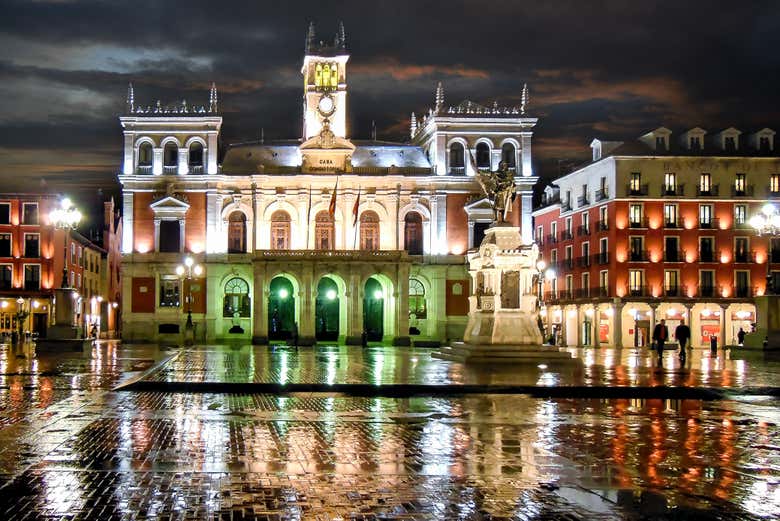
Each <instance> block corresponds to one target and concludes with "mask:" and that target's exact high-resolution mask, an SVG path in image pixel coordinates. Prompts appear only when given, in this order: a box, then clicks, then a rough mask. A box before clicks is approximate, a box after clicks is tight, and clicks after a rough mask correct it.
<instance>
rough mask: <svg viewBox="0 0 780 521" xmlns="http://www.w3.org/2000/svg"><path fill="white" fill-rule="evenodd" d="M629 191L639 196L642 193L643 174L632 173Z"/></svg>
mask: <svg viewBox="0 0 780 521" xmlns="http://www.w3.org/2000/svg"><path fill="white" fill-rule="evenodd" d="M628 190H629V192H631V194H632V195H639V194H640V193H641V192H642V174H641V173H640V172H631V180H630V181H629V185H628Z"/></svg>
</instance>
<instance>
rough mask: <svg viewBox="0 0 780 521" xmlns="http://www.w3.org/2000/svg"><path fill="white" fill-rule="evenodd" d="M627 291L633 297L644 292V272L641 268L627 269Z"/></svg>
mask: <svg viewBox="0 0 780 521" xmlns="http://www.w3.org/2000/svg"><path fill="white" fill-rule="evenodd" d="M628 291H629V292H630V293H631V295H632V296H635V297H637V296H642V295H643V294H644V273H643V272H642V270H628Z"/></svg>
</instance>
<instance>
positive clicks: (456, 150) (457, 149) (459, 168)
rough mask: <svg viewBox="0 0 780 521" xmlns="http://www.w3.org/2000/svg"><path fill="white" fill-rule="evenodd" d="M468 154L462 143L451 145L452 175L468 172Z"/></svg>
mask: <svg viewBox="0 0 780 521" xmlns="http://www.w3.org/2000/svg"><path fill="white" fill-rule="evenodd" d="M465 156H466V154H465V149H464V148H463V145H462V144H461V143H458V142H455V143H453V144H451V145H450V173H451V174H463V173H465V172H466V168H465V167H466V157H465Z"/></svg>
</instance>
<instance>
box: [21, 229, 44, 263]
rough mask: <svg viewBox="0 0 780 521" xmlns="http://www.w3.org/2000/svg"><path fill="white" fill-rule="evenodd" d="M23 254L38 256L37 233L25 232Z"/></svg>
mask: <svg viewBox="0 0 780 521" xmlns="http://www.w3.org/2000/svg"><path fill="white" fill-rule="evenodd" d="M24 256H25V257H32V258H35V257H40V256H41V251H40V235H39V234H37V233H25V234H24Z"/></svg>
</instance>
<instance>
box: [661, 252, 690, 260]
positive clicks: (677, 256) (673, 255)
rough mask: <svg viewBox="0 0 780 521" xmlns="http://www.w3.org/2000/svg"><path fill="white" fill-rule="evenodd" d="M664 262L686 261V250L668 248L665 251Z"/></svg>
mask: <svg viewBox="0 0 780 521" xmlns="http://www.w3.org/2000/svg"><path fill="white" fill-rule="evenodd" d="M664 262H685V252H684V251H681V250H671V251H668V250H667V251H665V252H664Z"/></svg>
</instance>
